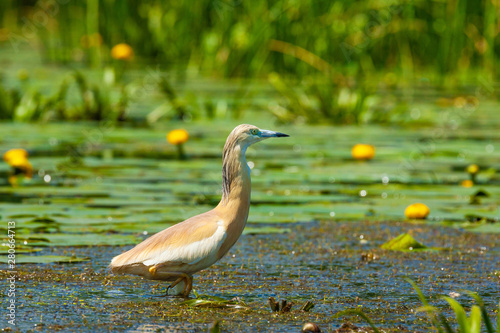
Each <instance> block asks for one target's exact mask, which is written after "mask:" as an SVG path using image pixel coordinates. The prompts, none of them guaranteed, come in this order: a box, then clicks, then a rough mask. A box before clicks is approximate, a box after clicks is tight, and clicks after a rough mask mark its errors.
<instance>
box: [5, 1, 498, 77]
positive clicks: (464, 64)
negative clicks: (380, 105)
mask: <svg viewBox="0 0 500 333" xmlns="http://www.w3.org/2000/svg"><path fill="white" fill-rule="evenodd" d="M499 11H500V4H499V2H498V1H492V0H452V1H437V0H421V1H401V0H396V1H394V0H379V1H367V0H364V1H355V2H353V1H317V0H315V1H313V0H300V1H296V0H294V1H292V0H283V1H271V0H256V1H242V0H200V1H197V2H196V6H193V3H192V2H191V1H187V0H184V1H159V0H145V1H140V2H137V1H133V0H127V1H110V0H87V1H82V0H80V1H66V0H64V1H63V0H51V1H48V0H46V1H42V0H40V1H35V0H29V1H28V0H24V1H2V3H1V4H0V23H1V26H2V27H3V29H2V33H1V35H0V38H1V39H2V40H4V41H10V42H11V43H12V44H13V46H14V47H16V46H18V45H20V44H23V43H35V39H36V41H40V42H41V43H42V46H43V47H42V52H43V54H44V57H45V58H46V59H47V60H50V61H56V62H62V63H64V62H71V61H85V62H87V63H89V64H92V65H94V66H99V65H100V64H101V63H102V62H103V61H106V60H109V56H108V54H109V50H110V49H111V47H112V46H113V45H116V44H118V43H122V42H125V43H128V44H129V45H131V46H132V48H133V49H134V51H135V53H136V54H137V55H139V56H140V57H141V58H144V59H148V60H154V61H159V62H161V63H163V64H164V65H165V66H168V67H170V68H175V69H186V68H190V69H193V70H197V71H203V72H206V73H210V74H216V75H221V76H225V77H233V76H243V77H255V76H259V75H260V76H262V75H265V74H266V73H268V72H271V71H277V72H279V73H288V74H292V75H296V76H299V77H300V76H303V75H308V74H311V73H313V72H314V70H315V69H314V68H312V67H311V66H309V65H308V64H306V63H304V62H303V61H300V60H298V59H296V58H294V57H291V56H289V55H287V54H283V53H282V52H279V50H272V49H271V47H270V45H271V42H272V41H273V40H277V41H284V42H287V43H290V44H292V45H296V46H299V47H301V48H304V49H306V50H308V51H309V52H311V53H312V54H314V55H316V56H317V57H319V58H321V59H323V60H325V61H326V62H327V63H330V64H331V65H332V67H333V68H334V69H335V71H339V72H356V71H357V70H362V71H374V70H375V71H376V70H383V71H398V72H402V73H412V72H413V71H417V70H421V69H425V70H430V71H436V72H437V73H439V74H450V73H460V72H462V71H464V70H468V69H481V70H484V71H485V72H488V73H491V74H493V75H496V74H497V73H496V67H497V66H496V65H497V59H496V57H495V54H496V52H498V49H499V46H500V40H499V39H498V32H499V28H498V17H499V15H498V14H499ZM276 51H278V52H276Z"/></svg>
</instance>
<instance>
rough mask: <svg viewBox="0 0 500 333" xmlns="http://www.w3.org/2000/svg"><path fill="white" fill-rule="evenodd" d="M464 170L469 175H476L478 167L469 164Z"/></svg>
mask: <svg viewBox="0 0 500 333" xmlns="http://www.w3.org/2000/svg"><path fill="white" fill-rule="evenodd" d="M465 170H466V171H467V172H468V173H470V174H471V175H475V174H476V173H478V172H479V166H478V165H477V164H471V165H469V166H468V167H467V169H465Z"/></svg>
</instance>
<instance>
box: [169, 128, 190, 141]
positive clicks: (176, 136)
mask: <svg viewBox="0 0 500 333" xmlns="http://www.w3.org/2000/svg"><path fill="white" fill-rule="evenodd" d="M187 140H189V133H188V131H186V130H185V129H175V130H173V131H170V132H169V133H168V134H167V141H168V142H169V143H171V144H173V145H180V144H183V143H185V142H186V141H187Z"/></svg>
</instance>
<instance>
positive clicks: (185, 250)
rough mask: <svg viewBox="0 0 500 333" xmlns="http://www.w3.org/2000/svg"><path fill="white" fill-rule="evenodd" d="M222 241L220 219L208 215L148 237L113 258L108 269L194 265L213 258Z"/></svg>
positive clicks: (202, 215) (222, 234)
mask: <svg viewBox="0 0 500 333" xmlns="http://www.w3.org/2000/svg"><path fill="white" fill-rule="evenodd" d="M225 239H226V228H225V226H224V224H223V222H222V219H221V218H220V217H219V216H218V215H217V214H216V213H215V212H213V211H209V212H207V213H204V214H200V215H197V216H194V217H192V218H190V219H187V220H186V221H184V222H182V223H179V224H176V225H174V226H172V227H170V228H168V229H165V230H163V231H161V232H159V233H157V234H155V235H153V236H151V237H150V238H148V239H146V240H145V241H143V242H142V243H140V244H138V245H137V246H136V247H134V248H133V249H131V250H129V251H127V252H125V253H123V254H121V255H119V256H117V257H115V258H114V259H113V261H112V262H111V266H115V267H116V266H122V265H132V264H138V263H142V264H144V265H146V266H152V265H156V264H160V263H167V262H172V263H174V262H175V263H183V264H196V263H197V262H199V261H200V260H203V259H207V258H210V257H211V256H216V255H217V252H218V250H219V248H220V247H221V245H222V243H223V242H224V240H225Z"/></svg>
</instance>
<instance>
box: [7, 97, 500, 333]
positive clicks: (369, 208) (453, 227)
mask: <svg viewBox="0 0 500 333" xmlns="http://www.w3.org/2000/svg"><path fill="white" fill-rule="evenodd" d="M494 110H496V109H493V108H491V107H488V104H487V103H486V106H485V107H484V108H480V109H478V110H477V112H476V114H475V116H474V117H470V118H464V119H461V122H460V123H459V124H458V125H459V126H455V127H448V125H449V124H447V123H446V122H444V123H443V124H442V125H439V126H434V127H419V128H408V127H400V128H396V127H377V126H371V127H326V126H324V127H323V126H316V127H311V126H305V125H302V126H282V125H279V124H273V122H272V120H271V119H270V118H266V117H263V118H259V119H260V121H258V122H255V119H256V118H255V117H254V116H252V115H248V116H247V118H243V119H240V120H231V121H229V120H218V121H214V122H213V123H211V124H210V125H207V124H206V123H202V122H193V123H189V124H168V125H165V126H158V127H155V128H129V127H114V126H109V125H107V124H103V123H101V124H100V125H98V126H97V125H95V124H93V125H92V124H45V125H33V124H0V131H1V133H2V140H1V141H0V151H6V150H7V149H10V148H26V149H28V151H29V152H30V161H31V163H32V164H33V165H34V166H35V169H36V170H37V175H36V176H35V177H34V179H33V180H32V181H30V182H26V183H23V184H22V185H21V186H19V187H16V188H13V187H11V186H10V185H9V184H8V183H7V175H8V173H9V168H8V166H7V165H6V164H5V163H3V164H1V165H0V175H1V177H0V215H1V217H2V221H3V224H4V225H6V224H7V222H8V221H15V222H16V244H17V245H18V258H17V259H18V262H19V261H24V262H30V261H31V262H32V261H36V262H43V261H57V262H67V261H74V260H75V259H79V260H83V261H82V262H80V263H52V264H36V265H33V264H22V265H21V264H20V265H18V266H17V269H18V271H19V278H20V280H19V281H18V283H17V287H18V302H19V307H18V317H17V318H18V326H17V327H18V328H19V329H20V330H21V331H25V330H28V329H34V325H37V329H40V330H42V331H53V330H55V329H57V328H60V329H62V330H64V331H89V332H90V331H96V330H104V331H105V330H112V329H116V330H128V331H130V332H132V331H145V330H146V329H149V328H154V329H160V330H162V329H163V330H164V331H176V330H180V331H192V332H196V331H200V330H205V329H206V327H208V325H209V324H210V323H211V322H212V321H213V320H214V319H217V320H221V326H222V328H223V330H229V331H232V330H237V329H240V330H244V329H246V328H248V327H250V326H252V327H255V330H259V331H265V330H272V331H283V332H286V331H298V330H299V328H300V327H301V326H302V325H303V323H304V322H306V321H313V322H316V323H318V325H319V326H320V327H321V328H322V329H324V330H326V331H332V330H334V329H336V328H338V327H339V326H340V324H342V323H343V322H345V321H347V320H351V321H355V322H357V323H359V324H358V325H361V326H367V324H366V323H363V322H362V321H360V319H358V318H356V317H341V318H334V315H335V314H336V313H338V312H339V311H342V310H344V309H348V308H357V307H361V308H362V310H363V311H364V312H365V313H366V314H367V315H368V316H369V317H371V318H372V319H373V320H374V322H375V323H376V324H377V325H378V326H379V327H383V328H387V329H391V330H393V331H399V330H401V329H406V330H410V331H413V330H417V329H420V330H425V329H427V328H428V327H429V325H430V323H429V321H428V320H427V318H426V317H425V315H424V314H423V313H416V312H415V311H416V309H417V308H418V307H420V306H421V303H420V301H419V300H418V298H417V297H416V294H415V292H414V291H413V289H412V288H411V286H410V285H409V284H408V283H407V282H406V281H404V280H403V279H402V277H405V276H409V277H411V278H412V279H414V280H415V281H416V282H417V283H418V285H419V286H420V288H421V289H422V290H423V291H424V293H425V294H426V295H427V296H428V297H430V298H431V303H433V304H436V305H438V306H439V307H440V308H441V309H443V310H444V311H446V313H447V314H450V312H449V308H448V306H447V305H445V304H444V303H443V301H441V300H440V299H439V298H438V296H439V295H443V294H445V295H447V294H449V293H459V294H460V296H458V300H459V301H460V302H461V303H462V304H465V305H470V304H472V301H471V299H470V297H468V296H466V295H465V294H464V293H463V292H462V290H463V289H467V290H472V291H477V292H478V293H479V294H480V295H481V296H483V298H484V299H485V302H486V304H487V306H488V309H490V311H493V310H494V309H495V308H497V306H498V300H499V298H500V297H499V296H500V271H499V269H500V268H499V265H498V263H499V262H500V247H499V245H498V244H500V242H499V241H500V223H498V217H499V212H498V196H499V194H500V188H499V187H498V184H499V183H500V178H499V176H498V172H497V170H498V166H499V164H500V147H498V144H497V143H498V140H499V139H500V137H499V134H498V131H497V130H496V128H497V127H496V126H493V125H492V123H493V122H495V121H496V117H497V116H496V112H494ZM252 119H253V120H252ZM242 122H252V123H255V125H258V126H260V127H262V128H268V129H275V130H279V131H282V132H285V133H289V134H291V137H290V138H284V139H276V140H267V141H266V142H263V143H260V144H258V145H255V146H254V147H251V148H250V149H249V150H248V153H247V160H248V161H249V162H251V164H253V169H252V189H253V191H252V208H251V211H250V217H249V221H248V225H247V229H246V233H245V235H243V236H242V238H241V239H240V241H239V242H238V243H237V244H236V246H235V247H234V248H233V249H232V250H231V251H230V253H229V254H228V255H227V256H226V257H225V258H223V260H221V261H220V262H219V263H217V264H216V265H214V266H213V267H211V268H209V269H207V270H205V271H203V272H201V273H200V274H198V275H196V276H195V286H194V288H195V290H196V291H197V293H199V294H205V295H211V296H218V297H222V298H224V299H228V300H229V299H232V298H234V297H239V298H240V301H241V302H244V303H245V305H246V307H245V309H234V308H227V309H212V308H191V307H188V306H186V305H180V304H179V303H180V302H181V300H178V299H171V298H167V299H162V298H156V297H154V295H160V294H162V293H163V292H164V290H165V285H164V284H161V283H157V282H151V281H144V280H142V279H139V278H136V277H130V276H119V277H117V276H112V275H111V274H110V273H109V272H108V271H107V270H106V266H107V265H108V263H109V261H110V260H111V258H112V257H113V256H115V255H117V254H119V253H121V252H122V251H125V250H126V249H128V248H130V247H131V246H133V244H136V243H137V242H139V241H140V240H141V239H143V238H144V237H146V235H150V234H152V233H155V232H158V231H159V230H162V229H164V228H166V227H168V226H169V225H171V224H173V223H176V222H179V221H182V220H183V219H185V218H188V217H190V216H192V215H194V214H196V213H200V212H203V211H205V210H208V209H210V208H212V207H213V206H214V205H215V204H216V203H217V202H218V200H219V198H220V178H221V175H220V170H221V160H220V159H221V150H222V147H223V144H224V141H225V138H226V136H227V134H228V133H229V132H230V130H231V129H232V128H233V127H234V126H235V125H237V124H238V123H242ZM497 124H498V123H497ZM176 127H184V128H186V129H187V130H188V131H189V133H190V135H191V139H190V141H189V142H188V143H187V144H186V147H185V150H186V153H187V155H188V158H187V160H184V161H180V160H178V159H177V158H176V150H175V148H174V147H172V146H170V145H169V144H168V143H166V142H165V134H166V133H167V132H168V130H170V129H172V128H176ZM355 143H370V144H373V145H375V147H376V157H375V159H374V160H372V161H369V162H359V161H354V160H352V158H351V156H350V149H351V147H352V145H353V144H355ZM470 163H476V164H478V165H479V166H480V168H481V172H480V173H479V175H478V179H477V181H476V185H475V186H474V187H472V188H465V187H462V186H461V185H460V183H461V181H462V180H465V179H468V178H469V175H468V174H467V173H466V172H465V167H466V166H467V165H469V164H470ZM48 176H50V177H48ZM478 190H482V191H484V192H486V193H488V194H489V197H485V198H481V202H480V203H478V204H471V203H470V201H471V197H472V196H473V195H474V194H475V193H476V192H477V191H478ZM414 202H423V203H425V204H427V205H428V206H429V207H430V209H431V214H430V216H429V218H428V220H427V221H426V222H420V223H417V222H409V221H406V222H404V220H405V219H404V214H403V212H404V209H405V207H406V206H407V205H408V204H410V203H414ZM471 215H473V216H471ZM471 221H472V222H471ZM1 228H3V229H4V230H5V229H6V227H4V226H1ZM405 232H409V233H411V234H412V235H413V236H414V237H415V238H416V239H418V240H419V241H420V242H422V243H423V244H425V245H427V246H429V247H434V248H439V249H436V250H432V251H423V252H399V251H387V250H381V249H380V245H381V244H383V243H384V242H386V241H387V240H389V239H391V238H393V237H395V236H397V235H399V234H401V233H405ZM5 233H6V232H5ZM3 249H5V247H4V248H3ZM34 250H37V251H36V252H34V253H31V252H32V251H34ZM38 250H39V251H38ZM4 251H5V250H4ZM21 252H26V254H21ZM367 253H375V254H376V255H377V256H379V258H378V259H376V260H373V261H363V260H362V259H361V258H362V256H363V254H364V255H366V254H367ZM50 255H58V256H63V257H62V258H61V257H57V258H54V257H50ZM34 258H35V259H36V260H34ZM5 274H6V273H5V271H4V272H3V273H2V275H4V276H5ZM2 293H3V295H5V294H6V291H5V290H2ZM270 296H273V297H275V298H281V299H287V300H289V301H293V302H294V303H295V306H294V307H293V308H292V310H293V311H292V312H291V313H288V314H279V315H276V314H273V313H272V312H271V311H270V309H269V306H268V304H267V301H268V297H270ZM307 300H313V302H314V303H315V307H314V308H313V310H312V311H311V312H310V313H301V312H297V311H294V310H297V309H298V308H299V307H300V305H301V304H303V303H304V302H305V301H307ZM2 311H5V307H3V308H2ZM2 315H3V313H2ZM40 324H41V325H40Z"/></svg>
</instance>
